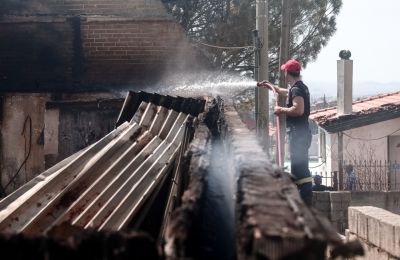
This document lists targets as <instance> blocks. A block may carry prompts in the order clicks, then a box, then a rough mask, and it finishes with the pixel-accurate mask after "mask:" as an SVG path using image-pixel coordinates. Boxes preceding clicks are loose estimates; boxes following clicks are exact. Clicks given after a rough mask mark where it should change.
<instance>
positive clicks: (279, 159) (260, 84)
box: [257, 81, 283, 167]
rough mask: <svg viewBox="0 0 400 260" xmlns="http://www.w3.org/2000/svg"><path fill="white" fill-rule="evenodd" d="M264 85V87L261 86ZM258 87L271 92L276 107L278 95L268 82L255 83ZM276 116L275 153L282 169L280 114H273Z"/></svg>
mask: <svg viewBox="0 0 400 260" xmlns="http://www.w3.org/2000/svg"><path fill="white" fill-rule="evenodd" d="M263 83H265V84H266V86H265V85H264V84H263ZM257 86H258V87H266V88H267V89H269V90H271V91H272V92H273V93H274V95H275V106H278V100H279V93H278V92H277V91H276V89H275V88H274V87H273V85H272V84H270V83H269V82H265V81H263V82H260V83H257ZM275 115H276V139H277V141H276V143H277V148H278V149H277V150H278V151H277V153H278V165H279V166H280V167H283V162H282V153H281V151H282V147H281V133H280V123H279V119H280V114H275Z"/></svg>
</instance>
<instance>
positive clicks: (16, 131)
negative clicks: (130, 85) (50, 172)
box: [0, 93, 123, 197]
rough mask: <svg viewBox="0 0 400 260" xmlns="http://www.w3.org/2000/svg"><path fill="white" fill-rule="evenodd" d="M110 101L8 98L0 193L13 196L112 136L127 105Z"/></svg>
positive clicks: (107, 97) (98, 97)
mask: <svg viewBox="0 0 400 260" xmlns="http://www.w3.org/2000/svg"><path fill="white" fill-rule="evenodd" d="M56 96H57V100H54V99H55V97H56ZM111 97H112V95H111V94H107V93H95V94H94V95H93V94H92V95H88V94H85V93H82V94H74V95H62V94H59V95H52V94H50V93H42V94H40V93H8V94H4V95H3V96H2V100H3V102H2V106H1V110H2V114H1V119H0V121H1V128H0V133H1V140H0V176H1V178H0V179H1V183H0V184H1V187H0V193H3V189H4V190H5V193H6V194H9V193H11V192H12V191H14V190H15V189H17V188H19V187H20V186H21V185H23V184H25V183H26V182H28V181H29V180H31V179H32V178H34V177H35V176H37V175H38V174H39V173H41V172H43V171H44V170H45V169H47V168H49V167H50V166H53V165H54V164H55V163H57V162H59V161H61V160H62V159H64V158H66V157H67V156H69V155H71V154H73V153H75V152H77V151H79V150H81V149H82V148H84V147H86V146H87V145H90V144H92V143H94V142H96V141H98V140H99V139H101V138H102V137H103V136H105V135H106V134H107V133H109V132H110V131H111V130H112V129H113V128H114V126H115V121H116V118H117V117H118V113H119V111H120V109H121V106H122V101H123V100H122V99H113V98H111ZM2 195H4V194H0V197H1V196H2Z"/></svg>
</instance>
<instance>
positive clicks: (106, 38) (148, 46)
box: [82, 21, 190, 85]
mask: <svg viewBox="0 0 400 260" xmlns="http://www.w3.org/2000/svg"><path fill="white" fill-rule="evenodd" d="M82 36H83V46H84V53H85V65H86V66H87V71H86V72H87V75H86V76H87V78H86V80H87V83H89V84H93V83H94V84H96V83H107V84H115V85H121V84H129V83H135V82H136V83H137V82H139V83H142V82H145V81H146V80H157V79H158V78H159V77H162V76H163V74H164V73H163V72H164V71H165V70H167V69H169V68H171V67H177V66H181V67H186V65H187V63H186V62H187V61H189V60H190V58H189V57H190V50H189V45H188V41H187V39H186V37H185V35H184V33H183V32H182V30H181V28H180V27H179V26H178V25H177V24H176V23H175V22H173V21H110V22H104V21H88V22H85V23H84V24H83V26H82ZM185 54H186V55H185ZM181 55H183V56H185V57H186V59H185V60H179V57H181ZM98 79H102V82H98Z"/></svg>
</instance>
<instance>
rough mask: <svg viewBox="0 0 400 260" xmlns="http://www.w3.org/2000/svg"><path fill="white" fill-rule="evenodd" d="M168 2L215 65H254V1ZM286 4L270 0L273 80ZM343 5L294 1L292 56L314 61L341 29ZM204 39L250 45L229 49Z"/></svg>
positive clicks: (242, 68) (230, 67) (335, 0)
mask: <svg viewBox="0 0 400 260" xmlns="http://www.w3.org/2000/svg"><path fill="white" fill-rule="evenodd" d="M164 3H165V5H166V7H167V9H168V10H169V11H170V13H171V14H172V15H173V16H174V17H175V18H176V19H177V20H178V22H179V23H180V24H181V25H182V27H183V28H184V29H185V30H186V31H187V33H188V36H189V37H190V38H191V39H192V41H193V43H195V44H197V45H198V46H199V48H201V49H202V50H203V52H204V53H205V54H206V56H207V57H208V58H209V60H210V61H211V63H212V64H213V65H214V66H215V67H218V68H221V69H222V70H239V71H245V70H250V69H252V67H253V63H254V58H253V49H252V48H251V45H252V31H253V29H254V28H255V0H164ZM281 3H282V1H281V0H269V11H268V12H269V34H270V37H269V53H268V55H269V57H270V64H269V65H270V70H271V79H272V80H274V79H276V76H277V72H278V63H279V60H278V54H279V41H280V25H281V11H282V5H281ZM341 6H342V0H292V5H291V10H290V13H291V39H290V54H289V56H290V57H291V58H295V59H298V60H300V61H301V62H302V64H303V65H304V66H306V65H307V63H308V62H310V61H313V60H315V59H316V57H317V55H318V53H319V52H320V50H321V49H322V47H324V46H325V45H326V44H327V43H328V40H329V39H330V37H331V36H332V35H333V34H334V32H335V31H336V16H337V15H338V13H339V11H340V8H341ZM201 43H206V44H210V45H216V46H240V47H241V46H243V47H245V46H247V47H246V48H242V49H236V48H233V49H225V48H214V47H210V46H206V45H203V44H201Z"/></svg>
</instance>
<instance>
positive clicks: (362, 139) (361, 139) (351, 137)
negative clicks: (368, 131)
mask: <svg viewBox="0 0 400 260" xmlns="http://www.w3.org/2000/svg"><path fill="white" fill-rule="evenodd" d="M398 131H400V128H399V129H397V130H396V131H394V132H392V133H390V134H388V135H385V136H382V137H378V138H371V139H369V138H358V137H353V136H351V135H349V134H346V133H344V132H343V135H345V136H347V137H349V138H350V139H354V140H360V141H377V140H380V139H383V138H387V137H388V136H391V135H392V134H394V133H396V132H398Z"/></svg>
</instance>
